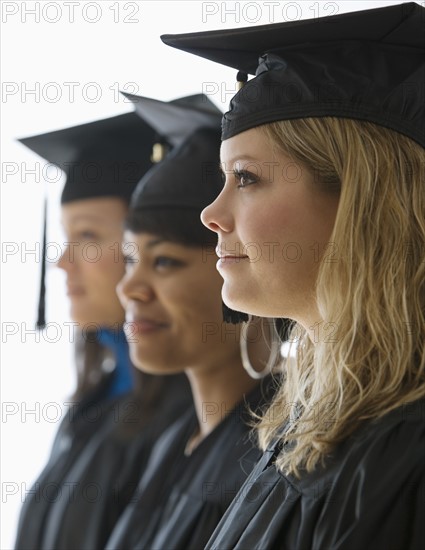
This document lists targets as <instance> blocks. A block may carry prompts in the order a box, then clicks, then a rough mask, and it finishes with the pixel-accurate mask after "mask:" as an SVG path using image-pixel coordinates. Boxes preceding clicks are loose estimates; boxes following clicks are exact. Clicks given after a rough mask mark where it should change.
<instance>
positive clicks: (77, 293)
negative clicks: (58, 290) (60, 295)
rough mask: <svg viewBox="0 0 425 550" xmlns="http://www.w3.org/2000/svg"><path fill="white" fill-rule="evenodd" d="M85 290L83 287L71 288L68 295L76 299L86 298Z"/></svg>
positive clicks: (68, 288) (67, 292)
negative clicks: (79, 297)
mask: <svg viewBox="0 0 425 550" xmlns="http://www.w3.org/2000/svg"><path fill="white" fill-rule="evenodd" d="M85 293H86V292H85V290H84V289H83V288H82V287H78V286H69V285H68V287H67V291H66V295H67V296H69V297H70V298H76V297H78V296H84V295H85Z"/></svg>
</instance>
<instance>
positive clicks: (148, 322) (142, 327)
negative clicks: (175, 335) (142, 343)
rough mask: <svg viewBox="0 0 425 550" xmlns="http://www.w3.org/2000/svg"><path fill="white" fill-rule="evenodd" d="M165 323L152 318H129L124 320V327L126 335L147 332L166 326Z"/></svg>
mask: <svg viewBox="0 0 425 550" xmlns="http://www.w3.org/2000/svg"><path fill="white" fill-rule="evenodd" d="M167 326H168V325H167V324H166V323H160V322H158V321H155V320H153V319H131V320H127V321H126V322H125V325H124V328H125V332H126V334H127V335H130V336H131V335H135V334H149V333H151V332H157V331H159V330H162V329H164V328H167Z"/></svg>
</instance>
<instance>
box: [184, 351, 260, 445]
mask: <svg viewBox="0 0 425 550" xmlns="http://www.w3.org/2000/svg"><path fill="white" fill-rule="evenodd" d="M186 374H187V376H188V379H189V382H190V385H191V389H192V395H193V400H194V404H195V409H196V415H197V417H198V424H199V432H198V437H197V440H196V443H199V442H200V441H202V439H203V438H204V437H206V436H207V435H208V434H209V433H210V432H212V430H214V428H215V427H216V426H218V424H220V422H221V421H222V420H224V418H225V417H226V416H227V415H228V414H229V413H231V411H232V409H233V408H234V407H235V406H236V405H237V404H238V403H239V402H240V401H241V400H242V399H243V397H244V395H245V394H247V393H249V392H250V391H252V390H253V389H254V388H255V387H256V386H257V385H258V380H253V379H252V378H251V377H250V376H249V375H248V374H247V373H246V372H245V370H244V368H243V366H242V363H241V360H240V357H239V354H238V355H237V357H233V358H231V359H229V360H227V361H223V362H222V364H220V365H219V366H218V365H217V364H215V365H214V366H210V367H204V368H202V367H196V368H195V367H194V368H189V369H187V370H186Z"/></svg>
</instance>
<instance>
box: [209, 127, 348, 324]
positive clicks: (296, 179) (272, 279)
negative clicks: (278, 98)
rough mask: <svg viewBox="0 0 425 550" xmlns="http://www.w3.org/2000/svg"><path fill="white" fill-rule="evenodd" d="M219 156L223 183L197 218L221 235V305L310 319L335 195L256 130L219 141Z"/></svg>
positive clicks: (327, 253)
mask: <svg viewBox="0 0 425 550" xmlns="http://www.w3.org/2000/svg"><path fill="white" fill-rule="evenodd" d="M221 161H222V169H223V172H224V173H225V176H226V179H225V185H224V188H223V190H222V192H221V193H220V195H219V196H218V198H217V199H216V200H215V201H214V202H213V203H212V204H211V205H210V206H208V207H207V208H205V210H204V211H203V213H202V221H203V223H204V224H205V225H206V226H207V227H208V228H209V229H212V230H213V231H215V232H216V233H217V234H218V247H217V250H218V254H219V256H220V257H221V259H219V261H218V263H217V269H218V270H219V272H220V274H221V275H222V277H223V279H224V286H223V291H222V294H223V299H224V301H225V303H226V304H228V305H229V306H230V307H231V308H233V309H235V310H239V311H244V312H248V313H252V314H255V315H258V316H264V317H288V318H292V319H295V320H297V321H299V322H300V323H302V324H303V325H304V326H305V324H310V323H312V322H313V323H314V322H315V321H316V320H318V319H317V316H318V314H317V308H316V300H315V282H316V278H317V272H318V267H319V262H320V260H321V258H322V256H323V261H333V260H334V257H335V256H334V252H336V251H335V250H334V249H333V246H332V243H329V237H330V235H331V232H332V228H333V225H334V221H335V216H336V212H337V208H338V196H335V195H327V194H325V193H324V192H321V191H319V190H318V188H317V185H316V184H315V182H314V176H313V175H312V174H311V173H310V172H308V171H307V170H306V169H305V168H304V167H303V166H300V165H299V164H297V163H296V162H294V161H293V160H291V159H290V158H289V157H286V156H285V155H283V154H281V153H279V152H273V148H272V147H271V145H270V143H269V142H268V140H267V138H266V137H265V136H264V135H263V133H262V132H261V131H260V130H258V129H256V128H254V129H252V130H248V131H246V132H243V133H241V134H239V135H237V136H234V137H232V138H230V139H228V140H226V141H224V142H223V143H222V147H221Z"/></svg>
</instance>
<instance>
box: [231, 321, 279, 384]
mask: <svg viewBox="0 0 425 550" xmlns="http://www.w3.org/2000/svg"><path fill="white" fill-rule="evenodd" d="M251 322H252V315H249V316H248V321H246V322H244V323H242V329H241V337H240V349H241V359H242V365H243V368H244V369H245V370H246V372H247V373H248V374H249V376H250V377H251V378H254V379H255V380H260V379H261V378H264V377H266V376H267V375H269V374H270V373H271V372H272V369H273V367H274V366H275V364H276V361H277V358H278V357H279V355H280V344H279V342H278V341H277V340H276V338H274V334H273V333H274V331H273V328H272V327H271V329H270V336H271V350H270V355H269V359H268V361H267V364H266V366H265V367H264V369H263V370H262V371H260V372H258V371H256V370H255V369H254V367H253V366H252V365H251V362H250V360H249V356H248V329H249V325H250V323H251Z"/></svg>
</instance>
